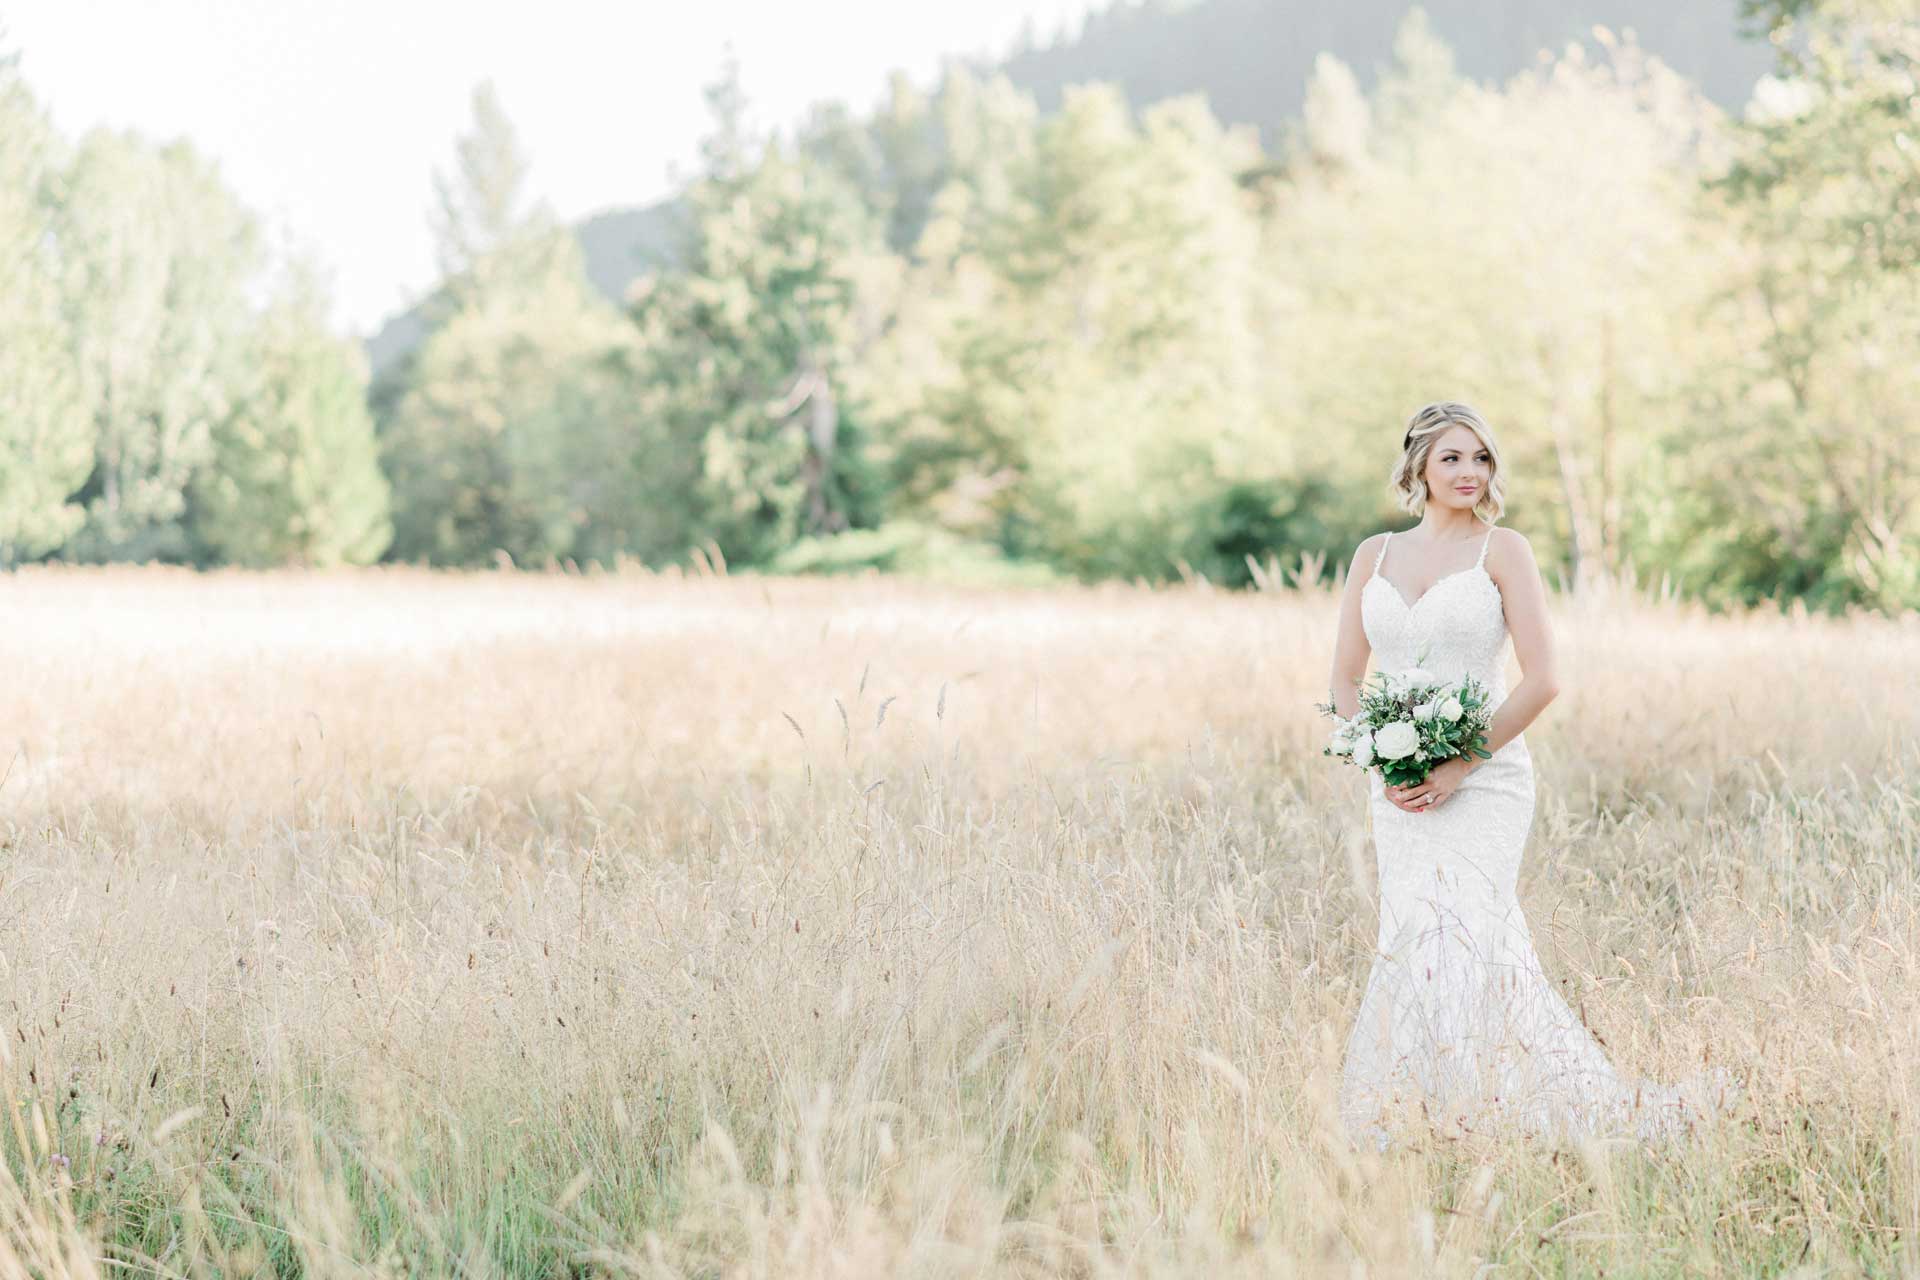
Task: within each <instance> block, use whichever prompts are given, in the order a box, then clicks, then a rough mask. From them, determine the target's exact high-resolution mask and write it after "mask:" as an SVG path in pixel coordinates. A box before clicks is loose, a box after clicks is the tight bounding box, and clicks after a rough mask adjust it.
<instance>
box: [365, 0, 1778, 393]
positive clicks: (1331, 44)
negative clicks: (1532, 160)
mask: <svg viewBox="0 0 1920 1280" xmlns="http://www.w3.org/2000/svg"><path fill="white" fill-rule="evenodd" d="M1412 7H1413V5H1412V3H1411V0H1343V2H1342V3H1340V4H1334V5H1328V4H1321V3H1317V2H1316V0H1198V2H1180V0H1149V2H1147V3H1138V4H1124V3H1123V4H1115V5H1113V6H1112V7H1110V8H1108V9H1106V10H1104V11H1102V12H1100V13H1097V14H1094V15H1092V16H1091V17H1089V18H1088V20H1087V22H1086V25H1085V27H1084V28H1083V29H1082V30H1081V31H1080V32H1079V33H1078V34H1077V35H1076V36H1074V37H1073V38H1071V39H1068V40H1064V41H1060V42H1058V43H1055V44H1051V45H1048V46H1046V47H1037V48H1026V49H1021V50H1018V51H1016V52H1014V53H1012V54H1011V55H1009V56H1007V57H1005V58H1002V59H999V60H998V61H993V60H977V61H973V62H971V63H970V65H971V66H972V67H973V68H974V69H975V70H976V71H983V72H986V73H989V74H991V73H992V72H995V71H1000V72H1004V73H1005V74H1006V76H1007V77H1008V79H1010V80H1011V81H1012V82H1013V83H1014V84H1016V85H1018V86H1019V87H1021V88H1023V89H1025V90H1027V91H1028V92H1029V93H1031V94H1033V96H1034V98H1035V100H1036V101H1037V102H1038V103H1039V104H1040V106H1041V108H1042V109H1043V110H1051V109H1052V108H1053V107H1055V106H1056V105H1058V103H1059V101H1060V93H1061V90H1062V89H1063V88H1064V87H1065V86H1067V85H1070V84H1074V83H1078V82H1083V81H1088V80H1105V81H1110V82H1112V83H1115V84H1117V85H1119V86H1120V87H1121V88H1122V89H1123V90H1124V91H1125V93H1126V95H1127V98H1128V100H1129V101H1131V102H1132V103H1133V104H1134V106H1135V107H1143V106H1146V105H1148V104H1150V103H1153V102H1157V101H1159V100H1161V99H1163V98H1167V97H1170V96H1173V95H1176V94H1183V93H1193V92H1199V93H1203V94H1205V95H1206V97H1207V100H1208V101H1209V102H1210V103H1211V104H1212V105H1213V110H1214V112H1215V114H1216V115H1218V116H1220V118H1221V119H1222V120H1224V121H1227V122H1229V123H1234V124H1250V125H1254V126H1257V127H1258V128H1259V129H1260V131H1261V136H1262V137H1263V139H1264V140H1265V141H1266V142H1267V143H1268V145H1273V144H1274V143H1275V142H1276V141H1277V139H1278V136H1279V133H1280V130H1281V128H1282V126H1283V125H1284V123H1285V122H1286V121H1287V120H1288V119H1290V118H1292V117H1293V116H1295V115H1297V114H1298V112H1299V110H1300V105H1301V101H1302V98H1303V96H1304V93H1305V88H1306V82H1307V76H1308V73H1309V72H1310V71H1311V69H1312V65H1313V59H1314V57H1315V55H1316V54H1318V53H1320V52H1321V51H1326V52H1330V53H1333V54H1334V55H1336V56H1337V57H1339V58H1340V59H1342V60H1343V61H1345V62H1346V63H1348V64H1349V65H1350V66H1352V67H1353V69H1354V71H1355V73H1356V74H1357V75H1358V76H1359V77H1360V80H1361V83H1362V85H1363V86H1368V87H1370V86H1371V85H1372V83H1373V81H1374V80H1375V79H1376V77H1377V75H1378V72H1379V69H1380V68H1381V67H1382V66H1384V65H1385V64H1386V62H1387V61H1388V60H1389V58H1390V57H1391V55H1392V48H1393V36H1394V32H1395V30H1396V29H1397V27H1398V26H1399V24H1400V21H1401V19H1402V18H1404V17H1405V16H1406V14H1407V12H1408V10H1410V9H1411V8H1412ZM1424 7H1425V8H1426V10H1427V13H1428V16H1429V17H1430V18H1431V19H1432V22H1433V27H1434V30H1435V31H1436V32H1438V34H1439V35H1440V36H1441V37H1442V38H1443V39H1445V40H1446V41H1447V42H1448V43H1449V44H1450V45H1452V46H1453V49H1454V55H1455V60H1456V63H1457V65H1458V67H1459V69H1460V71H1461V72H1462V73H1463V74H1465V75H1467V76H1469V77H1472V78H1474V79H1477V80H1492V81H1499V80H1505V79H1507V78H1509V77H1511V76H1513V75H1516V74H1518V73H1519V72H1521V71H1523V70H1525V69H1526V68H1527V67H1528V66H1529V65H1531V64H1532V63H1533V62H1534V60H1535V59H1536V58H1537V57H1538V56H1539V54H1540V52H1541V51H1542V50H1543V49H1558V48H1560V47H1562V46H1564V45H1565V44H1566V43H1567V42H1568V41H1570V40H1577V39H1582V38H1588V39H1590V33H1591V31H1592V29H1593V28H1594V26H1596V25H1604V26H1607V27H1610V28H1612V29H1614V30H1616V31H1623V30H1627V29H1631V30H1632V31H1633V32H1634V33H1635V35H1636V36H1637V38H1638V39H1639V42H1640V44H1641V45H1642V46H1643V47H1645V48H1646V49H1647V50H1649V51H1650V52H1652V53H1653V54H1655V55H1656V56H1658V57H1659V58H1660V59H1661V60H1662V61H1664V62H1666V63H1667V64H1668V65H1670V66H1672V67H1673V68H1674V69H1675V70H1677V71H1679V72H1681V73H1682V74H1683V75H1686V76H1687V77H1689V78H1690V79H1692V80H1694V81H1695V82H1696V83H1697V84H1699V85H1700V86H1701V88H1702V90H1703V91H1704V92H1705V93H1706V94H1707V96H1708V97H1709V98H1711V99H1712V100H1713V101H1715V102H1717V103H1719V104H1720V106H1722V107H1723V108H1725V109H1726V110H1728V111H1730V112H1736V113H1737V112H1738V111H1739V110H1740V109H1741V108H1742V107H1743V106H1744V105H1745V103H1746V101H1747V98H1748V96H1749V94H1750V93H1751V91H1752V87H1753V83H1754V81H1755V80H1756V79H1757V78H1758V77H1759V76H1760V75H1761V74H1763V73H1764V72H1765V71H1766V70H1767V69H1768V67H1769V66H1770V65H1771V62H1772V51H1771V50H1770V49H1769V47H1768V46H1767V45H1766V43H1765V42H1764V41H1761V40H1757V39H1750V38H1745V37H1743V36H1742V34H1741V31H1740V26H1739V20H1738V17H1737V11H1738V0H1685V2H1684V3H1679V2H1676V0H1426V3H1425V4H1424ZM749 89H751V86H749ZM672 221H673V202H671V201H665V202H660V203H657V204H653V205H648V206H644V207H636V208H627V209H612V210H608V211H606V212H604V213H600V214H597V215H595V216H594V217H592V218H589V219H587V220H586V221H584V222H581V223H579V224H577V225H576V227H575V232H576V233H577V234H578V235H579V237H580V242H581V247H582V249H583V250H584V252H585V255H586V261H587V273H588V275H589V276H590V277H591V278H592V280H593V283H594V284H595V286H597V287H598V288H599V289H600V291H601V292H602V293H603V294H605V295H606V296H607V297H608V298H610V299H613V300H616V301H617V300H618V299H620V298H621V296H622V295H623V294H624V292H625V289H626V286H627V284H628V283H629V282H631V281H632V279H633V278H634V277H635V276H636V275H637V274H639V272H640V271H641V270H642V269H643V268H644V267H645V266H647V265H648V264H657V263H659V262H662V261H664V260H665V257H666V255H667V253H668V246H669V245H670V244H671V232H670V227H671V224H672ZM424 336H425V325H424V322H423V321H422V319H421V316H420V308H418V307H415V308H413V309H412V310H409V311H406V312H403V313H401V314H399V315H396V316H394V317H392V318H391V319H389V320H388V321H387V322H386V323H385V324H384V325H383V326H382V327H381V328H380V330H379V332H377V333H375V334H374V335H373V337H371V338H370V339H368V341H367V356H368V360H369V363H370V364H371V365H372V368H373V371H374V374H375V376H376V377H377V376H378V375H379V374H380V373H382V372H383V371H385V370H386V369H388V368H389V367H391V366H392V364H393V363H394V362H395V361H396V360H398V359H399V358H401V357H402V356H404V355H405V354H406V353H407V352H408V351H410V350H412V349H413V347H414V346H415V345H417V344H418V343H419V342H420V341H421V339H422V338H423V337H424Z"/></svg>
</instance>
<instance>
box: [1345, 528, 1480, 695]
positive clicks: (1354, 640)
mask: <svg viewBox="0 0 1920 1280" xmlns="http://www.w3.org/2000/svg"><path fill="white" fill-rule="evenodd" d="M1384 536H1385V535H1384V534H1378V533H1376V534H1374V535H1373V536H1372V537H1371V538H1368V539H1366V540H1365V541H1364V542H1362V543H1361V544H1360V545H1359V546H1358V547H1356V548H1354V552H1353V559H1351V560H1349V561H1348V562H1347V589H1346V593H1345V594H1344V595H1342V596H1341V597H1340V630H1339V634H1338V635H1336V636H1335V637H1334V641H1333V673H1332V676H1331V678H1330V680H1329V682H1328V686H1327V688H1328V694H1329V697H1330V699H1331V701H1332V702H1333V709H1334V711H1335V712H1337V713H1338V714H1339V715H1341V716H1342V717H1344V718H1346V719H1349V720H1350V719H1352V718H1353V715H1354V713H1355V712H1357V711H1359V710H1360V682H1361V681H1362V680H1365V679H1366V678H1367V659H1368V657H1370V656H1371V655H1372V653H1373V646H1372V645H1370V644H1368V643H1367V629H1366V627H1364V626H1363V625H1361V622H1360V592H1361V590H1362V588H1364V587H1365V586H1366V585H1367V579H1368V578H1371V577H1372V576H1373V562H1374V560H1375V559H1376V558H1378V556H1379V553H1380V540H1381V539H1382V538H1383V537H1384ZM1489 554H1491V553H1489Z"/></svg>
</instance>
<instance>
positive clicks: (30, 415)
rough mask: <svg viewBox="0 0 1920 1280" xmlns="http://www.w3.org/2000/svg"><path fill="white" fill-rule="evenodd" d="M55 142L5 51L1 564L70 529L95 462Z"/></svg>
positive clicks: (0, 105) (1, 104) (1, 64)
mask: <svg viewBox="0 0 1920 1280" xmlns="http://www.w3.org/2000/svg"><path fill="white" fill-rule="evenodd" d="M54 145H55V139H54V137H53V133H52V130H51V128H50V127H49V125H48V124H47V121H46V118H45V116H44V115H43V114H42V113H41V111H40V109H39V107H38V105H37V104H36V103H35V102H34V101H33V98H32V96H31V95H30V94H29V93H28V92H27V89H26V86H25V85H24V84H23V83H22V82H21V80H20V78H19V75H18V72H17V69H16V59H15V58H14V57H12V56H7V57H0V296H4V297H5V298H6V305H5V306H4V307H0V567H7V566H11V565H13V564H16V563H18V562H19V561H21V560H26V559H31V558H33V557H35V556H40V555H44V554H46V553H47V552H49V551H52V550H54V549H56V548H57V547H59V546H60V544H61V543H63V542H65V541H66V539H67V538H68V537H69V536H71V534H72V533H73V531H74V530H75V529H77V528H78V527H79V526H80V523H81V521H82V520H83V519H84V517H85V511H84V509H83V508H82V507H80V506H79V505H78V504H76V503H74V502H72V501H70V499H71V497H72V495H73V494H74V492H75V491H76V490H78V489H79V488H80V486H81V484H82V483H83V482H84V481H85V480H86V478H87V472H88V470H89V469H90V468H91V467H92V465H93V430H92V426H93V424H92V423H91V422H90V421H89V420H88V417H87V414H86V412H85V410H84V408H83V406H82V404H81V400H80V390H79V385H78V380H77V378H76V376H75V371H74V368H73V363H72V361H71V359H70V358H69V357H68V354H67V350H66V333H65V328H64V326H63V324H62V318H61V313H60V281H59V278H58V263H57V260H56V259H55V258H54V257H53V256H52V255H51V253H50V252H49V248H48V246H49V238H50V236H49V233H50V230H51V219H50V218H49V215H48V202H49V200H50V199H51V195H50V192H49V186H50V183H51V182H52V180H53V178H54V176H55V169H56V166H57V163H58V161H57V158H56V157H55V155H54V154H53V148H54Z"/></svg>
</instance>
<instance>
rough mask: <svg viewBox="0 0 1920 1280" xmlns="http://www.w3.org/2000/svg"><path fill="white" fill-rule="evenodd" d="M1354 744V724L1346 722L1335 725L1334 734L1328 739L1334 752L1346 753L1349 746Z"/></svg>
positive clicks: (1338, 753) (1329, 746)
mask: <svg viewBox="0 0 1920 1280" xmlns="http://www.w3.org/2000/svg"><path fill="white" fill-rule="evenodd" d="M1352 745H1353V726H1352V725H1349V724H1345V723H1342V724H1337V725H1335V726H1334V728H1333V736H1332V737H1330V738H1328V739H1327V746H1328V748H1329V749H1330V750H1332V752H1333V754H1335V755H1337V756H1341V755H1345V754H1346V753H1347V748H1348V747H1351V746H1352Z"/></svg>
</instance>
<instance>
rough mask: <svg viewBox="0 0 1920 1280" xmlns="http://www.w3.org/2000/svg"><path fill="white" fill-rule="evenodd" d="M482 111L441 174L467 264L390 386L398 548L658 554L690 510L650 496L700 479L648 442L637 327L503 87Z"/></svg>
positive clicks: (457, 246) (389, 445)
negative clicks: (529, 184)
mask: <svg viewBox="0 0 1920 1280" xmlns="http://www.w3.org/2000/svg"><path fill="white" fill-rule="evenodd" d="M473 110H474V121H473V126H472V129H471V130H470V131H469V132H468V133H467V134H466V135H464V136H463V137H462V138H461V139H460V141H459V143H458V147H457V161H458V163H457V173H456V174H455V175H453V176H451V177H448V176H442V177H440V178H439V179H438V180H437V186H438V189H439V195H440V204H439V214H438V216H437V218H436V220H435V232H436V236H437V238H438V243H439V248H440V253H441V258H442V261H443V263H444V264H445V265H446V266H447V267H448V269H449V271H450V272H451V273H452V274H451V275H450V278H449V280H448V284H447V287H446V289H445V290H444V291H443V294H442V297H441V302H440V305H439V307H438V309H437V314H436V317H435V318H436V320H437V322H438V327H437V329H436V330H435V331H434V333H433V334H432V336H431V337H429V338H428V340H427V341H426V343H425V344H424V345H423V346H422V347H421V348H420V349H419V350H418V351H417V352H415V353H414V356H413V357H412V359H411V361H410V362H409V364H408V365H407V366H406V367H405V369H404V370H403V371H402V373H401V376H399V377H397V378H395V379H393V380H392V381H391V382H390V383H389V384H388V386H387V387H386V388H385V389H384V390H383V392H382V401H381V410H382V418H381V424H380V441H381V453H382V460H383V463H384V465H385V467H386V469H387V474H388V475H389V477H390V478H391V481H392V484H393V489H394V536H393V554H394V555H396V556H398V557H400V558H402V559H409V560H411V559H424V560H427V561H430V562H432V563H435V564H447V565H481V564H487V563H490V562H492V561H493V559H494V558H495V556H496V555H498V554H505V555H506V556H508V557H509V558H511V559H512V560H514V561H516V562H531V563H541V562H544V561H547V560H550V559H560V558H564V557H569V556H583V557H593V558H601V559H611V558H613V557H614V556H617V555H619V554H622V553H627V552H638V553H640V554H650V553H659V552H660V551H662V550H663V548H665V547H668V546H670V545H672V544H673V543H674V541H675V538H676V536H677V533H678V531H679V529H680V528H681V527H682V526H683V522H682V521H681V520H677V519H676V518H675V515H676V509H675V506H674V504H673V502H672V500H671V499H668V500H667V501H666V502H665V503H663V504H661V505H650V504H648V503H647V502H646V501H645V500H644V499H645V497H646V496H647V495H648V494H649V493H671V492H672V491H673V490H675V489H676V488H681V487H683V486H684V478H683V477H680V476H678V475H676V474H675V471H674V468H673V466H672V465H671V455H670V453H665V452H659V451H655V452H653V453H651V454H648V453H647V445H648V443H649V436H648V433H647V425H648V419H647V404H646V401H645V398H644V397H643V396H641V395H640V394H639V393H638V391H637V390H636V387H635V382H634V377H633V369H634V363H633V361H634V355H633V338H634V335H633V333H632V331H631V329H630V327H629V326H627V325H626V324H625V323H623V322H622V320H621V318H620V316H619V314H618V313H617V312H616V311H614V310H613V309H612V308H611V307H608V306H607V305H606V304H605V303H603V302H601V301H600V299H599V298H598V297H597V296H595V294H594V293H593V291H592V289H591V286H590V285H589V284H588V282H587V279H586V275H585V269H584V265H583V263H582V261H581V257H580V250H579V246H578V244H577V243H576V242H575V240H574V239H573V237H572V236H571V235H570V234H568V233H567V232H566V231H565V230H564V229H562V228H561V227H559V226H558V224H557V223H556V222H555V221H554V219H553V218H552V216H551V215H550V214H549V213H548V212H547V211H546V210H545V209H544V208H541V207H537V206H536V207H533V208H527V207H525V205H526V200H525V193H524V191H523V190H522V187H523V184H524V181H525V176H526V168H527V166H526V163H525V161H524V158H523V157H522V155H521V153H520V149H519V144H518V142H517V140H516V139H515V138H514V136H513V132H512V129H511V126H510V125H509V124H508V122H507V119H506V116H505V114H504V113H503V112H502V111H501V109H500V106H499V103H498V101H497V99H496V98H495V96H494V94H493V92H492V90H491V88H490V87H489V86H486V85H482V86H481V87H480V89H478V90H477V91H476V92H475V95H474V107H473ZM643 466H644V469H643ZM672 549H673V550H675V551H677V550H678V549H679V547H678V546H673V547H672Z"/></svg>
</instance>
